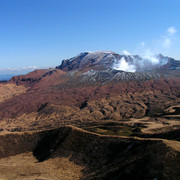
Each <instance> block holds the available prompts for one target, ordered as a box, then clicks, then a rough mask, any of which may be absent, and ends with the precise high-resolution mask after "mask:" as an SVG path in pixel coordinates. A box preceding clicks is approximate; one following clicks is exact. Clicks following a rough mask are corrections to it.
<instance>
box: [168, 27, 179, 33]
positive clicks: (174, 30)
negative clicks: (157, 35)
mask: <svg viewBox="0 0 180 180" xmlns="http://www.w3.org/2000/svg"><path fill="white" fill-rule="evenodd" d="M167 32H168V33H169V35H174V34H175V33H176V32H177V30H176V29H175V28H174V27H173V26H171V27H169V28H168V29H167Z"/></svg>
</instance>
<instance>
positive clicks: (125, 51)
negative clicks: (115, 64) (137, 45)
mask: <svg viewBox="0 0 180 180" xmlns="http://www.w3.org/2000/svg"><path fill="white" fill-rule="evenodd" d="M122 53H123V54H124V55H126V56H130V55H131V53H130V52H128V51H127V50H123V51H122Z"/></svg>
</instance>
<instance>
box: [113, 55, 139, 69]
mask: <svg viewBox="0 0 180 180" xmlns="http://www.w3.org/2000/svg"><path fill="white" fill-rule="evenodd" d="M113 69H117V70H122V71H126V72H135V71H136V67H135V65H133V64H130V63H128V62H127V61H126V60H125V58H124V57H122V58H121V59H120V61H119V62H118V61H116V62H115V64H114V65H113Z"/></svg>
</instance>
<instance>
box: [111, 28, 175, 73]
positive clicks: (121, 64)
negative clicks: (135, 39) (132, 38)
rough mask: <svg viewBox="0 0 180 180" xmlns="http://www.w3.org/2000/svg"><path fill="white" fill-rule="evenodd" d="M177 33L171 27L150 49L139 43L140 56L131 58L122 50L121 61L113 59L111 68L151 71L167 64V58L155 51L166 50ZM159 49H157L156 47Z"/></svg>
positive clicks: (128, 70)
mask: <svg viewBox="0 0 180 180" xmlns="http://www.w3.org/2000/svg"><path fill="white" fill-rule="evenodd" d="M176 33H177V29H175V28H174V27H173V26H171V27H169V28H168V29H167V30H166V33H164V35H163V36H162V37H161V38H160V39H159V40H156V45H154V46H153V47H152V48H146V43H145V42H141V44H140V45H141V48H142V53H141V55H140V56H132V55H131V53H129V52H128V51H127V50H123V51H122V52H123V54H124V56H123V57H122V58H121V59H115V63H114V64H113V68H114V69H117V70H122V71H127V72H135V71H143V70H152V69H154V68H158V67H160V66H162V65H164V64H166V63H167V61H168V58H166V57H163V56H161V55H157V54H158V53H157V51H158V52H160V51H159V50H158V49H160V50H161V51H162V50H163V49H164V50H167V49H168V48H169V47H170V46H171V45H172V41H173V36H174V35H175V34H176ZM157 45H158V46H159V47H158V46H157Z"/></svg>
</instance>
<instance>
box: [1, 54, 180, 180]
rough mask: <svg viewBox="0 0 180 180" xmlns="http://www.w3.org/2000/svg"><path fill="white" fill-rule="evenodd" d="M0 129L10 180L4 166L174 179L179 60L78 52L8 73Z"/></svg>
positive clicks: (22, 172) (52, 174) (47, 175)
mask: <svg viewBox="0 0 180 180" xmlns="http://www.w3.org/2000/svg"><path fill="white" fill-rule="evenodd" d="M0 127H1V129H0V131H1V132H0V142H2V143H1V144H2V148H1V149H0V152H1V154H0V158H1V159H0V179H1V178H2V179H3V178H4V179H12V178H13V175H12V174H9V173H8V172H6V171H3V170H2V169H3V168H5V167H6V168H7V167H8V169H9V170H12V171H13V173H14V174H16V177H18V178H17V179H22V176H23V177H25V179H27V178H31V179H33V178H34V179H63V177H65V178H67V179H68V178H69V179H170V178H171V179H178V178H180V173H179V172H180V166H179V164H180V163H179V155H180V153H179V152H180V145H179V141H180V138H179V137H180V61H178V60H175V59H173V58H170V57H165V56H163V55H161V54H158V55H144V56H140V55H119V54H117V53H115V52H111V51H98V52H83V53H81V54H79V55H77V56H75V57H73V58H71V59H67V60H63V61H62V63H61V65H59V66H57V67H56V68H50V69H41V70H35V71H32V72H30V73H28V74H26V75H21V76H14V77H13V78H11V80H10V81H8V82H1V83H0ZM13 149H15V150H13ZM24 158H25V159H26V161H25V160H24ZM8 162H10V163H8ZM15 162H16V163H15ZM34 162H39V163H38V166H37V163H34ZM11 163H15V164H16V167H17V168H13V166H12V165H11ZM22 164H23V166H24V165H25V166H27V167H31V171H32V172H31V171H27V170H26V169H23V168H22ZM65 165H66V166H65ZM47 167H48V168H47ZM46 168H47V171H46V172H45V170H44V169H46ZM20 177H21V178H20Z"/></svg>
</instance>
